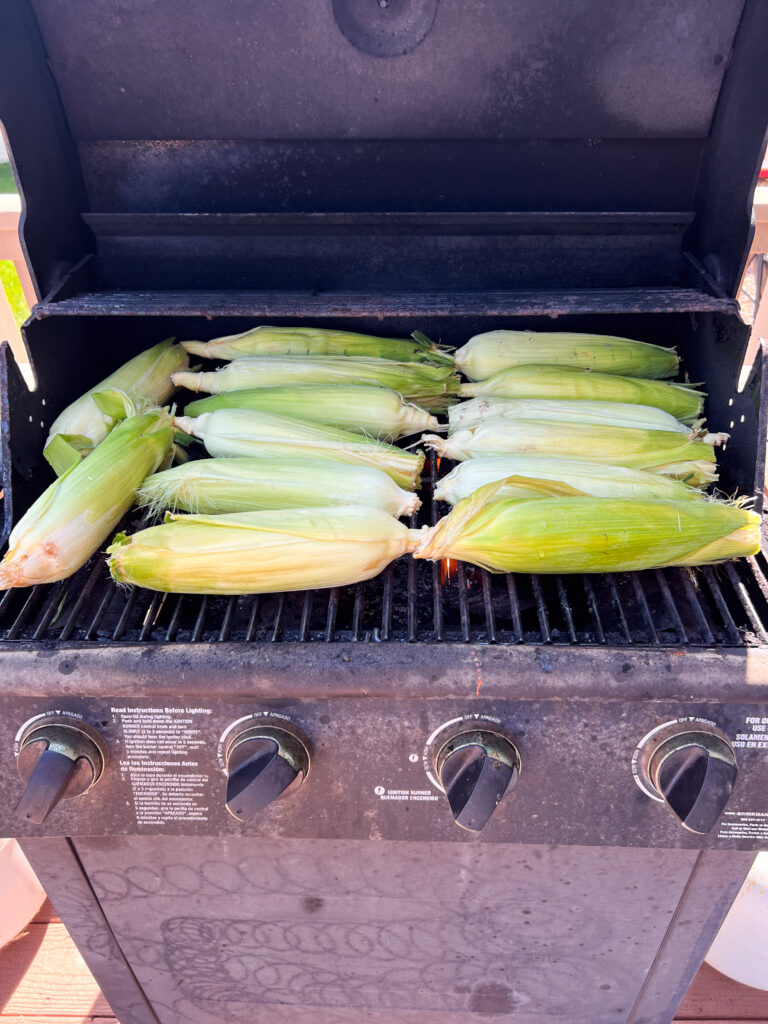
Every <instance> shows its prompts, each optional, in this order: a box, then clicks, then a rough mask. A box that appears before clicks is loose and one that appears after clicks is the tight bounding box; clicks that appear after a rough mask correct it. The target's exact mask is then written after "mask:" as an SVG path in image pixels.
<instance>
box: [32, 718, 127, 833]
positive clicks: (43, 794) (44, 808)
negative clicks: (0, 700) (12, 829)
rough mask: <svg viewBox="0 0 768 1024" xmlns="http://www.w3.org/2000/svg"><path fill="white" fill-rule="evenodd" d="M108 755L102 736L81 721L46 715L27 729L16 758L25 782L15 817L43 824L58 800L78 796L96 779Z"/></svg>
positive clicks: (100, 773) (101, 771)
mask: <svg viewBox="0 0 768 1024" xmlns="http://www.w3.org/2000/svg"><path fill="white" fill-rule="evenodd" d="M108 755H109V751H108V748H107V745H106V743H105V742H104V739H103V738H102V737H101V736H99V734H98V733H97V732H96V730H95V729H92V728H91V727H90V726H87V725H85V724H84V723H80V722H78V723H76V724H74V723H72V722H70V721H69V720H67V719H58V718H57V719H52V718H48V719H46V721H45V722H44V723H41V724H40V725H39V726H37V727H33V728H32V729H30V730H29V732H27V734H26V735H25V736H24V738H23V739H22V741H21V746H20V749H19V753H18V759H17V764H18V769H19V774H20V775H21V777H22V778H23V779H24V780H25V781H26V783H27V788H26V789H25V790H24V795H23V796H22V798H21V800H20V801H19V803H18V805H17V807H16V814H17V816H18V817H19V818H21V819H23V820H24V821H29V822H32V823H33V824H35V825H42V823H43V822H44V821H45V819H46V818H47V817H48V815H49V814H50V813H51V811H52V810H53V809H54V807H56V805H57V804H58V802H59V801H60V800H71V799H72V798H73V797H76V796H81V795H82V794H83V793H87V792H88V790H89V789H91V787H92V786H94V785H95V783H97V782H98V781H99V779H100V778H101V775H102V773H103V771H104V768H105V765H106V763H107V759H108Z"/></svg>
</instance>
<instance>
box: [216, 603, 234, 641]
mask: <svg viewBox="0 0 768 1024" xmlns="http://www.w3.org/2000/svg"><path fill="white" fill-rule="evenodd" d="M236 609H237V598H236V597H230V598H229V600H228V601H227V607H226V610H225V612H224V620H223V621H222V623H221V629H220V630H219V643H222V644H223V643H226V641H227V640H229V635H230V633H231V632H232V620H233V619H234V617H235V611H236Z"/></svg>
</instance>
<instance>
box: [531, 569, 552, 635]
mask: <svg viewBox="0 0 768 1024" xmlns="http://www.w3.org/2000/svg"><path fill="white" fill-rule="evenodd" d="M531 586H532V587H533V597H534V600H535V601H536V614H537V615H538V618H539V629H540V630H541V639H542V641H543V642H544V643H545V644H551V643H552V634H551V633H550V630H549V619H548V617H547V607H546V605H545V604H544V595H543V594H542V592H541V582H540V581H539V577H538V576H536V575H531Z"/></svg>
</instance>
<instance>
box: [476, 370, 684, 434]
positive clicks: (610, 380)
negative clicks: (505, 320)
mask: <svg viewBox="0 0 768 1024" xmlns="http://www.w3.org/2000/svg"><path fill="white" fill-rule="evenodd" d="M459 394H460V395H461V396H462V397H463V398H491V397H492V398H551V399H569V400H571V401H590V402H599V401H603V402H623V403H628V404H630V405H651V406H655V407H656V408H657V409H663V410H664V412H668V413H669V414H670V416H674V417H675V419H677V420H681V421H682V422H683V423H692V422H693V421H694V420H696V419H698V418H699V417H700V416H701V411H702V408H703V405H704V396H703V394H702V392H701V391H697V390H696V389H695V388H693V387H691V386H689V385H687V384H673V383H670V382H668V381H658V380H640V379H638V378H635V377H621V376H619V375H617V374H612V373H593V372H590V371H588V370H574V369H571V368H569V367H566V366H540V365H530V366H518V367H514V368H513V369H510V370H501V371H500V372H499V373H496V374H494V375H493V376H492V377H489V378H488V379H487V380H484V381H478V382H476V383H473V384H462V385H461V388H460V389H459Z"/></svg>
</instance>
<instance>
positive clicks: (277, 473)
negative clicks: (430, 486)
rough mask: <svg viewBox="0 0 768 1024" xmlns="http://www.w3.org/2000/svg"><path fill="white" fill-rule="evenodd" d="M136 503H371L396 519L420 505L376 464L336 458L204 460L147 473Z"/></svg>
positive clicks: (214, 507)
mask: <svg viewBox="0 0 768 1024" xmlns="http://www.w3.org/2000/svg"><path fill="white" fill-rule="evenodd" d="M137 504H138V505H146V506H149V508H150V510H151V511H152V512H160V511H165V510H166V509H171V510H172V511H173V512H178V511H182V512H193V513H201V514H204V515H218V514H221V513H227V512H255V511H257V510H260V509H280V508H320V507H326V506H332V505H366V506H369V507H371V508H378V509H381V510H382V511H383V512H387V513H389V515H391V516H395V518H397V517H399V516H407V515H410V514H411V513H413V512H416V510H417V509H418V508H419V507H420V506H421V502H420V501H419V499H418V498H417V497H416V495H415V494H414V493H413V492H412V491H404V490H402V489H401V488H399V487H398V486H397V484H396V483H395V481H394V480H393V479H392V478H391V477H389V476H387V474H386V473H383V472H382V471H381V470H379V469H374V467H373V466H363V465H358V466H350V465H347V464H346V463H343V462H334V461H333V460H331V459H324V458H323V459H320V458H318V459H314V458H308V457H306V456H305V457H304V458H300V459H287V458H285V457H284V456H282V455H279V456H278V457H276V458H266V457H265V458H256V459H249V458H231V459H199V460H198V461H196V462H187V463H185V464H184V465H183V466H174V468H173V469H167V470H165V471H164V472H162V473H155V475H154V476H150V477H148V478H147V479H146V480H145V481H144V483H143V484H142V486H141V488H140V489H139V493H138V495H137Z"/></svg>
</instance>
